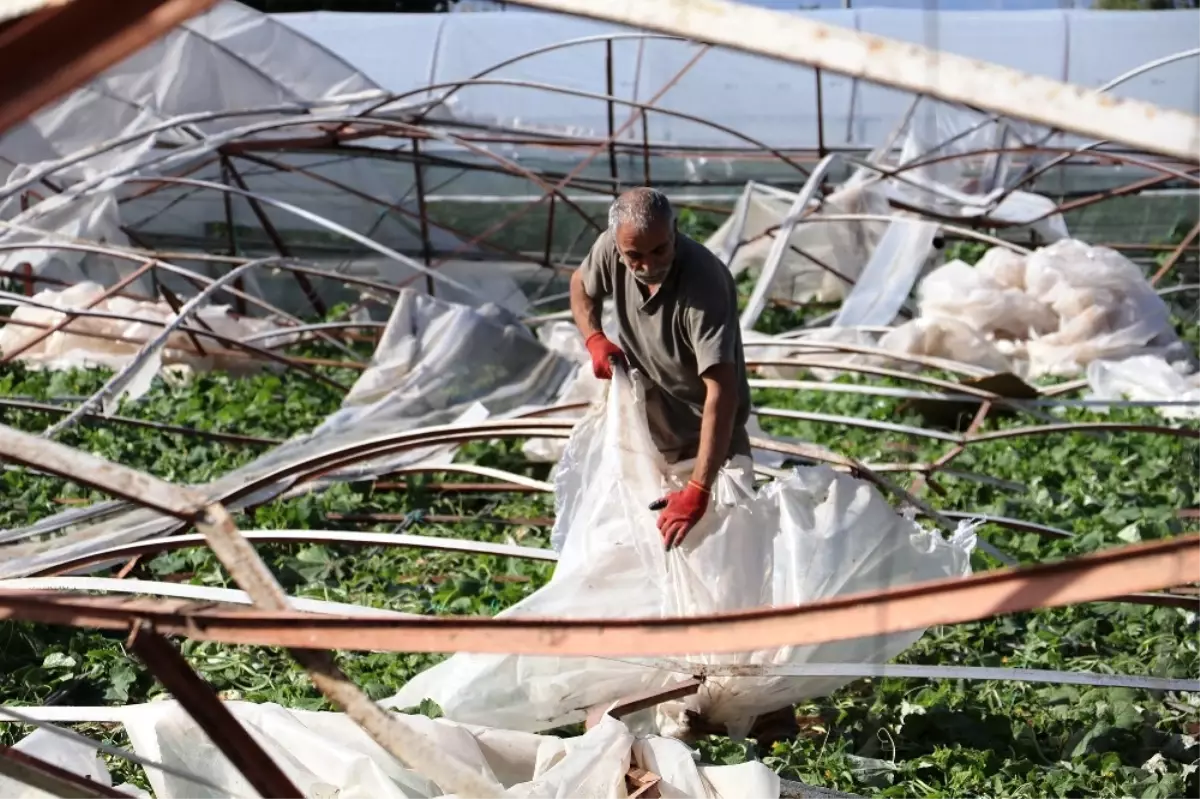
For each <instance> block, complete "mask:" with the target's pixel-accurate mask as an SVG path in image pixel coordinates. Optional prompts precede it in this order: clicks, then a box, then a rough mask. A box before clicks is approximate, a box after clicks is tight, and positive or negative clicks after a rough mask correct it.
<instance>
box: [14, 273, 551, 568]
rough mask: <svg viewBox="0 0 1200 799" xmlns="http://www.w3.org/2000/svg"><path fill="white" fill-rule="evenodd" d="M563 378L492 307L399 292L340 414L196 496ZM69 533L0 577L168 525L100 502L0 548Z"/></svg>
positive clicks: (363, 474) (463, 416) (543, 389)
mask: <svg viewBox="0 0 1200 799" xmlns="http://www.w3.org/2000/svg"><path fill="white" fill-rule="evenodd" d="M570 371H571V365H570V364H569V363H568V362H567V361H566V360H564V359H563V358H561V357H559V356H558V355H556V354H555V353H553V352H550V351H548V350H547V349H546V348H545V347H544V346H542V344H541V343H539V342H538V341H537V339H536V338H535V337H534V336H533V335H532V334H531V333H530V332H529V331H528V329H527V328H525V327H524V326H523V325H521V324H520V322H519V321H518V320H517V319H516V318H515V317H513V316H512V315H510V314H508V313H506V312H505V311H503V310H502V309H500V308H498V307H496V306H494V305H485V306H483V307H481V308H479V309H473V308H468V307H465V306H461V305H453V304H450V303H446V302H442V301H440V300H437V299H434V298H431V297H428V296H426V295H423V294H419V293H418V292H415V291H408V290H406V291H404V292H402V293H401V294H400V295H399V297H398V298H397V300H396V305H395V307H394V309H393V311H392V318H391V321H390V322H389V325H388V329H387V330H386V331H385V334H384V336H383V339H382V341H381V344H380V346H379V348H378V349H377V351H376V353H375V356H374V358H373V360H372V363H371V366H370V368H369V369H367V370H366V371H365V372H364V373H363V374H362V376H361V377H360V378H359V380H358V382H357V383H356V384H355V386H354V390H353V391H352V392H351V395H350V397H349V398H347V400H346V402H345V404H344V406H343V407H342V408H341V409H340V410H339V411H338V412H336V413H334V414H333V415H331V416H330V417H329V418H327V419H326V420H325V421H323V422H322V423H321V424H320V425H319V426H318V427H317V428H316V429H315V430H314V431H313V432H312V433H310V434H308V435H306V436H301V437H299V438H296V439H293V440H290V441H288V442H286V443H284V444H282V445H280V446H279V447H276V448H275V449H273V450H271V451H270V452H267V453H265V454H264V455H262V456H261V457H259V458H257V459H256V460H254V461H252V462H250V463H249V464H247V465H245V466H243V467H241V468H239V469H236V470H234V471H232V472H230V473H228V474H226V475H224V476H223V477H221V478H219V479H218V480H216V481H214V482H212V483H208V484H206V485H204V486H195V487H194V488H196V489H197V490H200V491H202V492H204V493H205V494H207V495H209V496H212V497H214V498H217V497H222V496H225V495H226V494H228V493H229V492H231V491H234V490H236V489H239V488H241V487H243V486H245V485H247V484H248V483H251V482H252V481H254V480H255V479H257V478H260V477H262V476H263V475H266V474H269V473H271V472H273V471H274V470H276V469H278V468H280V467H282V466H284V465H286V464H288V463H295V462H298V461H301V460H306V459H308V458H311V457H315V456H318V455H320V454H321V453H326V452H329V451H332V450H334V449H336V448H338V447H341V446H345V445H347V444H351V443H354V442H362V441H367V440H370V439H373V438H376V439H377V438H380V437H383V436H385V435H387V434H390V433H398V432H401V431H403V430H408V429H415V428H418V427H423V426H429V425H436V424H451V423H454V422H456V421H461V422H462V423H464V424H467V423H471V422H477V421H481V420H482V419H484V418H487V417H488V416H491V415H500V414H504V413H508V412H510V411H513V410H515V409H517V408H520V407H523V406H526V405H545V404H546V403H548V402H549V401H550V400H551V399H552V398H553V397H554V396H555V395H556V394H557V393H558V392H559V390H560V389H561V386H562V383H563V381H564V380H566V379H567V377H568V375H569V374H570ZM452 452H453V448H452V447H434V448H424V449H421V450H413V451H408V452H405V453H403V454H401V455H397V456H394V457H388V458H383V459H377V460H375V461H372V462H371V463H360V464H357V465H355V466H354V467H347V468H345V469H342V470H339V471H337V472H334V473H331V474H328V475H325V476H324V477H323V478H322V480H324V481H329V480H350V479H365V478H367V477H370V476H374V475H376V474H378V473H379V471H380V470H382V469H389V468H394V467H396V466H399V465H402V464H405V463H416V462H423V461H424V462H428V461H430V460H431V459H433V460H435V459H445V458H449V457H450V455H451V453H452ZM291 482H292V481H291V480H290V479H288V480H283V481H281V482H279V483H275V484H272V485H270V486H268V487H266V488H264V489H263V490H261V491H258V492H256V493H254V494H252V495H250V496H243V497H241V498H240V499H239V500H237V501H236V502H232V503H230V505H231V507H233V508H238V507H243V506H244V505H246V504H254V503H262V502H266V501H268V500H269V499H271V498H272V497H275V496H278V495H279V494H280V493H281V492H283V491H286V490H287V489H288V488H289V487H290V485H291ZM313 485H314V484H309V486H308V488H309V489H311V488H312V487H313ZM68 523H69V524H70V525H72V526H73V529H70V530H69V531H68V532H67V533H66V534H65V535H62V536H58V537H55V538H52V539H48V540H46V539H44V540H41V541H37V542H35V543H22V544H13V545H11V546H9V547H5V548H4V549H0V553H3V555H4V558H3V561H2V562H0V577H21V576H26V575H28V574H31V573H35V572H37V571H40V570H41V569H44V568H46V567H48V566H50V565H53V564H56V563H62V562H65V560H67V559H70V558H73V557H75V556H77V555H82V554H85V553H90V552H96V551H99V550H101V549H104V548H106V547H108V546H112V545H116V544H121V543H126V542H130V541H137V540H140V539H143V538H146V537H149V536H152V535H158V534H161V533H162V532H164V531H165V530H168V529H170V528H171V527H172V526H173V525H174V524H176V522H175V521H174V520H173V519H170V518H168V517H163V516H161V515H159V514H157V513H155V512H153V511H149V510H144V509H135V510H131V509H130V506H129V505H128V504H126V503H121V502H104V503H100V504H97V505H94V506H91V507H88V508H83V509H72V510H69V511H66V512H64V513H61V514H57V515H55V516H52V517H49V518H48V519H45V520H42V521H41V522H38V523H37V524H36V525H33V526H31V527H28V528H25V529H23V530H13V531H5V532H2V533H0V541H17V540H21V539H24V538H29V537H30V536H32V535H34V534H35V533H36V532H38V531H45V530H53V529H57V528H58V527H59V526H62V525H65V524H68Z"/></svg>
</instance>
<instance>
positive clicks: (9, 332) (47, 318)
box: [0, 281, 297, 400]
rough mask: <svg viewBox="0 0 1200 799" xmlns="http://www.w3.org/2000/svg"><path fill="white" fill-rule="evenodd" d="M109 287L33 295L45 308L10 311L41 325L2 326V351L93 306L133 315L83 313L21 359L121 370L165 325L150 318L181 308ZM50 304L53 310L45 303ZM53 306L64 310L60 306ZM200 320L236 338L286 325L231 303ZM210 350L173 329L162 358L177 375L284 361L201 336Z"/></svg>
mask: <svg viewBox="0 0 1200 799" xmlns="http://www.w3.org/2000/svg"><path fill="white" fill-rule="evenodd" d="M103 294H104V289H103V288H102V287H101V286H100V285H99V284H97V283H93V282H91V281H83V282H81V283H76V284H75V285H73V286H70V287H69V288H65V289H63V290H61V291H57V290H54V289H47V290H46V291H40V292H38V293H37V294H35V295H33V297H31V298H30V299H31V300H32V301H33V302H36V303H39V304H40V306H41V307H39V305H18V306H17V308H16V310H14V311H13V312H12V314H11V318H12V320H13V321H14V322H16V323H20V322H28V323H32V324H33V325H40V326H41V327H34V326H26V325H22V324H12V323H10V324H6V325H5V326H4V327H3V328H0V353H9V352H16V351H18V350H21V349H22V348H24V347H26V345H27V344H29V343H31V342H33V341H34V340H36V339H37V338H39V337H41V336H42V335H43V334H44V332H45V328H48V327H51V326H53V325H56V324H59V323H60V322H62V321H63V320H64V319H66V318H67V314H66V313H64V312H65V311H70V310H72V309H85V308H86V309H87V310H90V311H95V312H98V313H107V314H115V315H119V316H124V317H130V318H131V319H137V320H146V321H128V320H126V319H117V318H111V317H109V318H106V317H102V316H76V317H74V318H73V319H72V320H71V321H70V322H69V323H68V324H67V325H66V326H65V327H63V328H62V329H61V330H59V331H57V332H55V333H52V334H51V335H50V336H48V337H46V338H44V339H42V340H41V341H40V342H38V343H36V344H33V346H30V347H28V348H27V349H24V351H22V352H20V354H19V355H17V360H19V361H22V362H24V363H25V364H27V365H30V366H33V367H36V368H40V369H74V368H79V369H84V368H91V367H104V368H108V369H113V370H118V369H120V368H122V367H124V366H125V365H126V364H128V363H129V362H130V361H131V360H133V357H134V356H135V355H137V353H138V352H139V351H140V350H141V349H142V347H143V346H144V345H145V343H146V342H147V341H149V340H150V339H152V338H153V337H154V336H155V335H157V334H158V333H159V332H160V330H161V329H162V328H161V327H160V326H157V325H154V324H148V322H155V321H157V322H162V323H164V324H166V323H169V322H171V321H172V320H173V319H174V318H175V311H174V309H172V308H171V306H170V305H168V304H167V303H166V302H161V301H160V302H147V301H143V300H134V299H129V298H126V297H120V296H116V297H108V298H106V299H100V298H101V296H102V295H103ZM45 306H50V307H45ZM53 309H61V311H60V310H53ZM193 318H194V320H195V324H196V325H197V326H198V327H202V328H205V329H207V330H211V331H212V332H213V333H216V334H217V335H220V336H224V337H226V338H229V339H233V340H240V339H244V338H247V337H249V336H254V335H261V334H263V333H268V332H271V331H273V330H276V329H279V328H278V327H277V325H275V324H274V323H273V322H272V321H271V320H267V319H255V318H251V317H246V316H235V315H234V314H233V313H231V309H230V308H229V306H227V305H207V306H204V307H202V308H200V309H199V310H197V311H196V313H195V315H194V317H193ZM296 338H297V336H296V334H294V333H290V334H289V333H288V332H287V331H285V330H280V334H279V335H278V336H268V337H266V338H261V339H256V341H255V343H256V346H259V347H272V346H279V345H280V344H283V343H286V342H289V341H294V340H295V339H296ZM200 340H201V346H202V347H203V351H202V352H201V351H200V350H198V349H197V347H196V342H195V341H194V340H193V339H192V338H191V337H190V336H189V335H188V334H187V333H181V332H177V333H173V334H172V335H171V336H170V337H169V338H168V339H167V343H166V346H165V347H164V348H163V350H162V351H161V353H160V356H159V361H160V363H161V365H162V366H163V367H165V368H169V369H170V370H171V371H172V372H173V373H175V374H176V375H178V374H179V373H180V372H181V370H182V372H184V373H194V372H207V371H212V370H221V371H226V372H231V373H233V374H248V373H252V372H256V371H260V370H262V369H264V368H279V365H278V364H272V363H271V362H268V361H263V360H262V359H261V358H253V357H249V356H247V355H246V353H245V352H243V351H241V350H238V349H236V348H234V347H231V346H228V345H225V344H223V343H221V342H218V341H217V340H215V339H211V338H203V337H201V339H200ZM149 388H150V385H149V383H148V382H145V381H142V382H141V383H138V384H137V390H133V391H130V392H129V395H128V396H129V397H130V399H133V400H136V399H138V398H139V397H140V396H142V395H143V394H144V393H145V392H146V391H148V390H149Z"/></svg>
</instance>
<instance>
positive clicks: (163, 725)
mask: <svg viewBox="0 0 1200 799" xmlns="http://www.w3.org/2000/svg"><path fill="white" fill-rule="evenodd" d="M225 707H226V708H228V709H229V711H230V712H231V713H233V715H234V716H235V717H236V718H237V720H238V721H239V722H240V723H241V725H242V726H243V727H244V728H245V729H246V731H247V732H249V734H250V736H251V737H252V738H254V740H255V741H256V742H257V743H258V744H259V745H260V746H261V747H262V748H263V750H264V751H265V752H266V753H267V754H268V755H269V756H270V757H271V759H272V760H274V761H275V763H276V764H277V765H278V766H279V767H280V769H281V770H282V771H283V772H284V774H286V775H287V777H288V778H289V779H290V780H291V781H292V783H293V784H294V785H295V786H296V787H297V788H299V789H300V791H301V792H302V793H303V794H304V795H305V796H308V797H312V799H334V798H335V797H336V799H455V797H456V796H457V797H459V799H468V797H467V796H465V795H463V794H451V793H449V792H450V791H453V790H455V785H454V784H451V783H457V785H459V786H465V785H476V786H480V785H482V786H486V787H488V788H490V790H489V794H490V795H491V796H494V797H504V798H505V799H560V798H562V799H565V798H566V797H590V799H623V798H624V797H626V796H628V793H627V790H626V783H625V774H626V772H627V770H628V769H629V767H630V764H631V761H636V763H637V764H638V765H639V766H640V767H641V768H643V769H645V770H646V771H649V772H651V773H653V774H655V775H657V776H658V777H659V778H660V781H659V783H658V785H657V787H658V789H659V794H660V795H661V796H663V797H674V798H676V799H682V798H683V797H693V798H694V799H742V797H754V798H755V799H767V798H768V797H778V796H779V794H780V780H779V776H778V775H776V774H775V773H774V772H773V771H771V770H770V769H769V768H767V767H766V766H764V765H763V764H762V763H758V762H750V763H742V764H740V765H736V766H706V765H700V764H699V763H698V762H697V760H696V753H695V752H694V751H693V750H691V749H689V748H688V747H687V746H686V745H684V744H683V743H681V742H679V741H675V740H671V739H669V738H661V737H657V736H635V735H634V734H633V733H631V732H630V730H629V728H627V727H626V726H625V725H624V724H623V723H621V722H620V721H618V720H616V719H614V718H612V717H605V718H604V719H602V720H601V722H600V723H598V724H597V725H596V726H595V727H593V728H592V729H590V730H588V731H587V732H586V733H585V734H584V735H581V736H578V737H575V738H558V737H555V736H550V735H533V734H530V733H526V732H516V731H512V730H500V729H489V728H484V727H475V726H468V725H462V724H456V723H454V722H451V721H448V720H446V719H436V720H435V719H429V718H426V717H425V716H416V715H403V714H398V715H397V716H396V719H397V721H398V722H399V723H400V724H402V725H404V726H405V727H407V728H408V730H409V731H410V732H412V733H415V734H416V735H418V736H420V738H421V739H423V742H424V743H426V744H428V746H426V747H425V748H426V749H427V750H428V751H436V752H445V753H447V754H449V755H451V756H452V757H453V758H454V759H455V760H456V761H457V764H455V765H451V764H450V763H449V762H443V763H439V764H437V765H438V773H439V774H441V775H442V776H441V777H439V779H441V780H442V781H443V782H444V783H447V784H441V785H439V784H438V783H436V782H434V781H433V780H431V779H429V778H428V777H426V776H424V775H423V774H422V773H421V771H422V770H414V769H412V768H408V767H406V766H405V765H404V764H402V763H400V762H398V761H397V760H396V758H394V757H392V756H391V755H390V754H388V753H387V752H386V751H384V750H383V749H382V748H381V747H380V746H379V745H378V744H376V743H375V742H374V741H373V740H371V738H370V737H368V736H367V734H366V733H365V732H363V730H362V729H361V728H360V727H359V726H358V725H356V724H355V723H354V722H353V721H351V720H350V718H349V717H347V716H345V715H344V714H341V713H329V712H318V711H306V710H288V709H285V708H283V707H280V706H279V705H276V704H273V703H268V704H254V703H251V702H226V703H225ZM104 711H106V720H109V721H118V722H119V723H121V724H123V725H124V727H125V731H126V732H127V733H128V735H129V741H130V743H131V744H132V746H133V750H134V751H135V752H136V753H137V754H138V755H139V756H141V757H142V758H145V759H147V760H149V761H151V762H155V763H160V764H162V765H164V766H166V767H168V768H170V769H172V770H174V771H175V772H179V773H182V774H191V775H194V776H196V777H199V779H197V780H190V779H187V778H185V777H183V776H180V774H179V773H176V774H171V773H167V772H164V771H161V770H159V769H155V768H148V769H146V776H147V778H148V779H149V782H150V786H151V788H152V789H153V790H154V796H155V797H157V799H209V798H210V797H211V799H227V798H228V797H253V796H257V795H258V794H257V793H256V792H255V790H254V788H253V787H252V786H251V785H250V783H249V782H248V781H247V780H246V779H245V777H243V776H242V775H241V773H239V772H238V770H237V769H236V768H234V766H233V764H232V763H230V762H229V760H228V759H227V758H226V757H225V755H224V754H222V752H221V750H220V749H219V748H218V747H217V746H216V745H215V744H214V743H213V742H212V741H211V740H210V739H209V738H208V736H207V735H206V734H205V733H204V732H203V731H202V730H201V729H200V728H199V726H198V725H197V724H196V722H195V721H194V720H193V719H192V718H191V717H190V716H189V715H188V714H187V713H186V712H185V711H184V710H183V708H181V707H180V706H179V704H178V703H177V702H175V701H174V700H168V701H158V702H151V703H149V704H144V705H129V706H126V707H121V708H104ZM26 742H31V743H33V744H35V746H29V745H28V744H27V743H26ZM23 745H24V746H23ZM17 747H18V748H19V749H26V750H29V753H30V754H34V755H36V756H38V757H42V758H44V759H46V760H50V761H51V762H54V763H56V765H59V766H61V767H63V768H66V769H68V770H70V771H73V772H75V773H76V774H79V775H80V776H86V777H88V778H89V779H92V780H94V781H96V782H98V783H100V784H101V785H105V786H108V785H111V784H112V783H111V777H110V776H109V774H108V772H106V771H105V770H104V768H103V761H101V760H99V758H98V757H97V756H96V750H95V749H94V748H92V749H89V748H88V747H87V746H85V745H82V744H77V743H74V742H72V741H64V740H63V739H62V738H59V737H57V736H54V735H51V734H47V733H45V732H35V733H34V734H33V735H31V736H29V737H28V738H26V739H24V740H23V741H22V742H21V743H19V744H18V745H17ZM201 780H202V781H201ZM117 787H118V789H119V790H124V791H126V792H128V793H130V794H132V795H138V794H140V795H142V796H145V793H144V792H139V791H138V790H137V789H136V788H131V787H130V786H127V785H121V786H117ZM218 788H219V789H220V790H218ZM0 792H2V793H3V795H5V796H27V797H29V799H35V798H36V799H42V797H45V796H49V794H46V793H43V792H41V791H38V790H37V789H33V788H28V789H25V791H24V792H22V791H21V788H20V787H19V786H18V785H16V784H10V783H8V782H7V781H5V780H4V778H3V777H0Z"/></svg>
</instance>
